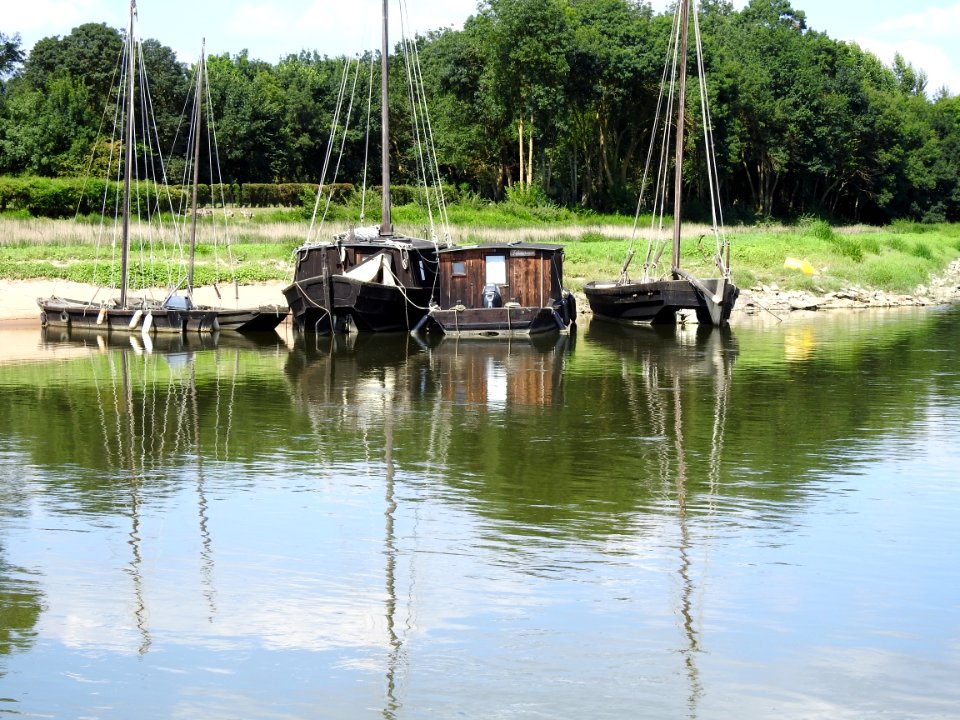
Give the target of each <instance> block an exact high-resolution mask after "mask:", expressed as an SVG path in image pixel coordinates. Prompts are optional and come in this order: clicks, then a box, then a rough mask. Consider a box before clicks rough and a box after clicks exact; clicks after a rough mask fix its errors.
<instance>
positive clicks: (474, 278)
mask: <svg viewBox="0 0 960 720" xmlns="http://www.w3.org/2000/svg"><path fill="white" fill-rule="evenodd" d="M439 259H440V270H439V273H440V289H439V297H438V298H437V300H438V304H439V305H440V307H442V308H452V307H455V306H457V305H462V306H464V307H467V308H478V307H506V306H510V305H518V306H521V307H548V306H551V305H553V304H554V303H557V302H559V301H560V300H561V299H562V290H563V288H562V287H561V278H562V277H563V246H562V245H541V244H532V243H524V244H523V245H519V246H511V245H507V244H502V245H477V246H473V247H455V248H451V249H449V250H441V251H440V253H439Z"/></svg>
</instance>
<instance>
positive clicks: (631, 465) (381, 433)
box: [0, 310, 960, 718]
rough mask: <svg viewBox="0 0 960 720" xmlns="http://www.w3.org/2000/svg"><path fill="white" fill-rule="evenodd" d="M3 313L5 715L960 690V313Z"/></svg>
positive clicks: (0, 582)
mask: <svg viewBox="0 0 960 720" xmlns="http://www.w3.org/2000/svg"><path fill="white" fill-rule="evenodd" d="M0 339H2V340H3V342H4V345H7V346H13V347H15V348H16V347H21V348H23V351H22V352H17V351H16V350H14V351H10V352H7V353H6V354H5V355H0V358H2V360H0V713H5V714H10V715H14V716H16V715H24V716H28V717H36V716H39V717H53V718H81V717H82V718H134V717H135V718H179V717H187V718H237V717H243V718H373V717H380V718H446V717H468V718H588V717H589V718H673V717H689V718H769V717H780V718H785V717H787V718H818V717H822V718H880V717H883V718H890V717H895V718H948V717H956V714H957V708H960V686H958V685H957V683H956V678H957V677H960V600H958V598H960V572H958V570H957V567H958V565H957V562H956V561H955V559H954V554H955V548H956V546H957V545H958V541H960V530H958V522H957V518H958V516H960V481H958V479H957V477H958V475H960V473H958V472H957V467H958V465H960V449H958V448H960V361H958V359H957V355H956V350H957V348H958V346H960V312H958V311H956V310H953V311H950V310H943V311H940V310H934V311H931V310H922V311H913V310H908V311H894V312H882V313H857V314H847V313H843V314H841V313H837V314H830V315H820V316H811V317H808V318H802V317H800V316H795V317H793V316H792V317H790V318H789V319H788V320H787V321H786V322H783V323H780V324H777V323H775V322H774V321H773V319H772V318H769V317H767V318H758V319H749V318H743V319H740V320H739V321H738V322H737V323H736V324H735V326H734V327H733V329H732V330H731V331H730V332H724V333H720V332H717V331H714V332H706V333H702V334H698V333H697V332H696V330H695V329H681V330H680V331H676V332H675V331H673V330H670V331H654V330H651V329H649V328H638V329H629V330H628V329H623V328H619V327H617V326H610V325H606V324H603V323H600V322H595V323H593V324H589V323H584V324H583V326H582V327H580V328H579V329H578V332H577V333H576V334H575V336H572V337H570V338H560V339H559V340H558V339H551V340H549V341H543V342H538V343H536V344H532V343H530V342H527V341H523V342H509V343H507V342H487V341H470V342H460V343H457V342H455V341H450V340H445V341H444V342H442V343H439V344H436V345H433V346H426V345H422V344H420V343H418V342H417V341H415V340H414V339H412V338H409V337H406V336H401V337H396V338H384V337H375V338H363V337H362V338H351V339H346V340H344V339H340V340H337V341H335V342H334V341H331V340H329V339H317V338H308V339H306V340H305V341H304V340H303V339H301V338H294V337H292V336H290V335H289V334H287V333H286V332H284V333H282V334H280V335H277V336H274V337H270V338H259V339H257V341H248V340H243V339H236V338H233V339H232V338H227V337H221V338H219V339H217V340H216V341H210V340H208V341H203V342H202V343H201V341H200V340H199V339H196V340H192V341H191V342H188V343H185V344H178V346H176V347H169V346H161V345H160V344H159V342H155V343H153V346H152V347H150V345H149V344H148V343H145V342H144V341H143V340H142V339H139V338H134V339H133V340H132V341H131V340H130V339H129V338H126V337H120V338H111V339H109V340H108V339H106V338H97V337H95V336H94V337H86V338H68V337H63V336H61V335H60V334H58V333H51V334H47V335H42V334H41V333H40V331H39V329H38V330H36V331H34V330H32V329H26V330H23V329H18V330H16V331H15V332H14V331H11V330H4V329H0Z"/></svg>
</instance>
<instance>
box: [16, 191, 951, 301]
mask: <svg viewBox="0 0 960 720" xmlns="http://www.w3.org/2000/svg"><path fill="white" fill-rule="evenodd" d="M367 211H368V215H374V217H372V218H371V219H368V220H367V223H376V222H378V221H379V207H375V208H373V209H372V210H371V209H370V208H369V206H368V207H367ZM449 217H450V220H451V224H452V228H451V235H452V239H453V241H454V242H457V243H464V244H465V243H475V242H495V241H496V242H514V241H530V242H545V243H559V244H563V245H564V246H565V254H566V264H565V275H566V282H567V284H568V285H569V286H570V287H571V288H573V289H580V288H581V287H582V285H583V284H584V283H585V282H587V281H589V280H593V279H609V278H616V277H618V276H619V274H620V270H621V267H622V265H623V262H624V258H625V257H626V254H627V249H628V246H629V245H630V242H631V236H633V246H634V250H635V256H634V259H633V261H632V263H631V265H630V268H629V270H628V273H629V274H630V275H632V276H633V277H639V275H640V274H641V272H642V269H643V264H644V260H645V259H646V253H647V247H648V242H650V241H655V240H656V239H657V238H658V237H661V236H663V235H664V234H669V232H670V228H669V227H666V228H657V227H653V226H652V224H651V221H650V218H642V219H641V222H640V224H639V225H638V227H637V231H636V233H634V231H633V227H632V225H633V218H630V217H625V216H615V215H614V216H601V215H594V214H589V213H588V214H585V215H577V214H574V213H572V212H571V211H568V210H561V209H557V208H552V207H540V206H534V207H533V209H531V208H525V206H524V205H523V204H522V203H502V204H500V205H496V206H493V205H489V204H487V203H478V202H471V201H469V199H468V200H467V202H463V203H457V204H455V205H452V206H451V207H450V209H449ZM393 220H394V224H395V225H396V226H397V228H398V230H401V231H403V232H408V233H410V234H417V235H420V236H428V234H429V228H428V227H427V222H426V221H425V219H424V215H423V213H422V209H421V208H420V207H419V206H417V205H408V206H400V207H399V208H396V209H395V214H394V217H393ZM352 222H354V223H355V222H356V221H350V220H343V219H334V220H328V221H327V222H326V223H325V224H324V226H323V228H322V231H321V233H320V237H321V238H328V237H331V236H333V235H335V234H338V233H341V232H344V231H346V230H347V229H348V228H349V227H350V225H351V224H352ZM228 227H229V232H228V237H229V238H230V239H231V244H230V246H229V250H228V249H227V248H226V247H225V246H220V247H219V249H218V250H216V251H214V250H212V249H211V248H210V247H209V246H206V245H204V244H203V243H201V245H200V246H199V248H198V278H200V279H199V280H198V282H202V281H203V278H205V277H207V276H208V275H210V276H213V275H215V276H217V277H219V278H223V277H224V276H225V275H226V274H227V273H229V274H231V276H234V277H236V278H237V280H238V281H239V282H254V281H271V280H280V281H282V280H286V279H289V277H290V272H291V269H292V251H293V250H294V248H296V247H297V246H299V245H300V244H301V243H303V242H304V240H305V239H306V237H307V233H308V230H309V227H310V223H309V218H305V217H304V213H303V212H302V210H298V209H289V208H288V209H266V210H254V211H252V212H246V213H244V214H242V215H241V214H240V213H239V212H237V213H235V216H234V217H233V218H230V220H229V222H228ZM727 236H728V238H729V239H730V241H731V246H732V252H731V256H732V257H731V266H732V269H733V277H734V280H735V281H736V282H737V284H739V285H740V286H741V287H747V288H749V287H754V286H758V285H764V284H766V285H772V284H776V285H778V286H779V287H781V288H784V289H809V290H814V291H818V292H822V291H830V290H838V289H841V288H843V287H850V286H862V287H873V288H877V289H881V290H887V291H890V292H910V291H912V290H913V289H914V288H915V287H916V286H917V285H919V284H922V283H926V282H928V281H929V279H930V276H931V275H935V274H937V273H939V272H941V271H942V270H943V268H945V267H946V265H947V264H948V263H949V262H950V261H951V260H953V259H955V258H957V257H960V225H934V226H931V225H920V224H917V223H905V222H898V223H894V224H893V225H891V226H889V227H886V228H873V227H864V226H855V227H831V226H830V225H829V224H828V223H826V222H825V221H822V220H819V219H813V220H808V221H804V222H801V223H800V224H798V225H795V226H785V225H774V224H765V225H762V226H756V227H753V226H750V227H748V226H739V227H736V228H732V229H728V231H727ZM710 237H711V229H710V228H709V227H707V226H704V225H695V224H687V225H685V226H684V228H683V241H682V256H683V264H684V267H685V268H687V269H688V270H690V271H691V272H693V273H695V274H699V275H701V276H710V275H713V274H715V273H716V268H715V267H714V264H713V259H712V252H713V250H712V247H713V242H712V239H710ZM104 242H105V241H104V239H103V238H102V236H101V230H100V228H99V219H97V218H80V219H75V220H47V219H37V218H25V217H22V216H19V215H18V216H14V217H10V216H0V277H4V278H38V277H51V278H54V277H55V278H65V279H71V280H78V281H90V278H93V277H94V273H95V272H99V270H98V269H97V270H95V268H96V267H97V266H98V265H99V264H100V263H104V262H105V258H106V261H109V257H110V256H109V253H110V252H111V248H110V247H109V241H106V242H107V245H106V246H105V245H104ZM98 244H99V248H98ZM98 253H99V254H98ZM788 257H793V258H799V259H804V260H807V261H809V262H810V263H811V264H812V265H813V266H814V267H815V268H816V269H817V274H816V275H814V276H807V275H803V274H802V273H800V272H798V271H795V270H790V269H787V268H785V267H784V261H785V260H786V258H788ZM669 263H670V260H669V250H667V251H666V253H665V255H664V258H663V259H662V260H661V262H660V265H659V269H660V271H661V274H662V272H665V271H668V270H669Z"/></svg>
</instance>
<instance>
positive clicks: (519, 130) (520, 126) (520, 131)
mask: <svg viewBox="0 0 960 720" xmlns="http://www.w3.org/2000/svg"><path fill="white" fill-rule="evenodd" d="M517 138H518V141H519V144H520V189H521V190H523V170H524V168H523V152H524V151H523V117H522V116H521V117H520V120H519V121H518V122H517Z"/></svg>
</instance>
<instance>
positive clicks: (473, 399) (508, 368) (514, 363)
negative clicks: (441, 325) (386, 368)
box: [430, 334, 575, 410]
mask: <svg viewBox="0 0 960 720" xmlns="http://www.w3.org/2000/svg"><path fill="white" fill-rule="evenodd" d="M574 343H575V336H572V335H566V334H564V335H557V334H550V335H544V336H531V337H530V338H529V339H526V338H521V339H517V340H499V341H496V342H483V341H478V340H472V339H467V340H459V339H458V338H456V337H455V336H450V337H445V338H443V339H442V341H441V342H440V343H439V344H437V345H436V346H434V347H432V348H431V351H430V355H431V369H432V370H433V373H434V377H435V378H436V382H437V384H438V385H439V390H440V398H441V400H443V401H447V402H451V403H455V404H461V405H463V404H466V405H482V406H486V407H487V408H488V409H491V410H506V408H507V407H510V408H511V409H512V410H520V409H522V408H524V407H528V406H539V405H553V404H558V403H561V402H563V382H562V381H563V360H564V356H565V355H566V354H567V353H568V352H570V351H571V350H572V348H573V345H574Z"/></svg>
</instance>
